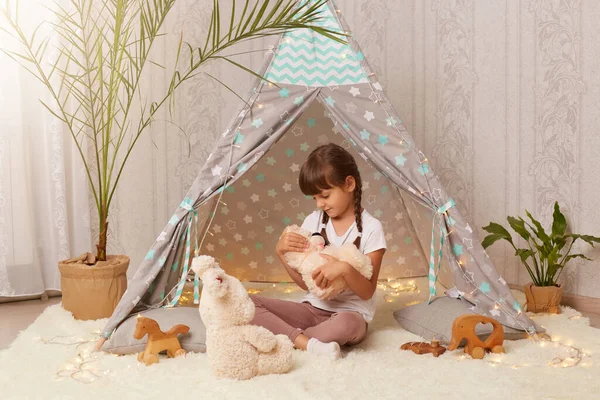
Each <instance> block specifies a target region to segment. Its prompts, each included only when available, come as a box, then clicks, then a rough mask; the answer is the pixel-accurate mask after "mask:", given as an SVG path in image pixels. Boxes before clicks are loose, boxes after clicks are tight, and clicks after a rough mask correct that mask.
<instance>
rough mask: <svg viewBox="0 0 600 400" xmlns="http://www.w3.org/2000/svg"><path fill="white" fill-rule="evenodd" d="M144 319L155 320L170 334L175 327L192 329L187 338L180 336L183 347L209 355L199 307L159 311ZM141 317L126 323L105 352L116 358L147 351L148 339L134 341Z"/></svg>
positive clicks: (105, 346)
mask: <svg viewBox="0 0 600 400" xmlns="http://www.w3.org/2000/svg"><path fill="white" fill-rule="evenodd" d="M140 314H141V315H142V316H144V317H148V318H152V319H153V320H155V321H156V322H158V325H159V326H160V329H161V330H162V331H168V330H169V329H171V328H172V327H173V326H174V325H177V324H184V325H187V326H189V327H190V330H189V332H188V333H186V334H185V335H179V336H178V338H179V343H181V347H183V348H184V349H185V350H186V351H189V352H193V353H203V352H205V351H206V329H205V328H204V324H203V323H202V319H201V318H200V313H199V312H198V307H174V308H157V309H154V310H148V311H144V312H142V313H140ZM136 318H137V314H136V315H133V316H131V317H129V318H128V319H126V320H125V321H124V322H123V323H122V324H121V325H119V327H118V328H117V330H116V331H115V332H113V334H112V336H111V337H110V339H109V340H107V341H106V342H105V343H104V345H103V346H102V350H103V351H106V352H108V353H113V354H134V353H139V352H141V351H143V350H144V349H145V348H146V342H147V340H148V335H146V336H144V337H143V338H142V339H140V340H137V339H134V338H133V332H134V331H135V325H136V322H137V321H136Z"/></svg>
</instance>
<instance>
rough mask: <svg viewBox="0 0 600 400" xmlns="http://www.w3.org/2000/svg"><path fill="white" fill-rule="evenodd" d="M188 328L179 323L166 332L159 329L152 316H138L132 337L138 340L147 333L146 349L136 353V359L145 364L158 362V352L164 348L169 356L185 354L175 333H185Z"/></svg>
mask: <svg viewBox="0 0 600 400" xmlns="http://www.w3.org/2000/svg"><path fill="white" fill-rule="evenodd" d="M189 330H190V327H189V326H187V325H182V324H179V325H175V326H174V327H172V328H171V329H169V331H168V332H163V331H161V330H160V326H159V325H158V322H156V321H155V320H153V319H152V318H147V317H142V316H138V318H137V324H136V325H135V332H134V333H133V337H134V338H135V339H138V340H139V339H141V338H143V337H144V336H145V335H146V334H148V343H146V349H145V350H144V351H142V352H141V353H139V354H138V361H140V362H142V361H143V362H144V363H146V365H151V364H154V363H156V362H158V353H160V352H161V351H165V350H166V351H167V357H169V358H173V357H179V356H182V355H185V350H184V349H182V348H181V344H179V339H177V335H178V334H180V333H181V334H186V333H188V331H189Z"/></svg>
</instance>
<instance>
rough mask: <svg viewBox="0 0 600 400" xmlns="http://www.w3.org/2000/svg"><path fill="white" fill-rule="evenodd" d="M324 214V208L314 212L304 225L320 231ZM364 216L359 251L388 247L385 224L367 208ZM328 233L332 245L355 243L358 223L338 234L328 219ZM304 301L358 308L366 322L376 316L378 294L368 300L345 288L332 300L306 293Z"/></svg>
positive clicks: (333, 307)
mask: <svg viewBox="0 0 600 400" xmlns="http://www.w3.org/2000/svg"><path fill="white" fill-rule="evenodd" d="M322 213H323V212H322V211H321V210H317V211H314V212H312V213H311V214H310V215H309V216H308V217H306V218H305V219H304V222H303V223H302V228H304V229H306V230H309V231H311V232H312V233H315V232H319V233H320V232H321V228H322V223H321V221H322V216H323V214H322ZM361 217H362V228H363V229H362V237H361V240H360V248H359V250H360V251H361V252H362V253H363V254H369V253H372V252H374V251H377V250H380V249H385V248H386V244H385V234H384V233H383V226H382V225H381V222H380V221H379V220H378V219H377V218H375V217H373V216H372V215H371V214H369V213H368V212H367V211H366V210H364V209H363V212H362V214H361ZM325 232H326V233H327V238H328V239H329V243H330V244H331V245H332V246H341V245H342V244H344V243H353V242H354V240H355V239H356V237H357V236H358V229H357V227H356V222H355V223H354V224H352V226H351V227H350V228H348V230H347V231H346V232H344V233H343V234H342V235H341V236H338V235H337V233H336V232H335V228H334V227H333V224H332V223H331V220H329V221H327V225H326V227H325ZM301 302H309V303H310V304H312V305H313V306H314V307H317V308H320V309H322V310H327V311H333V312H341V311H355V312H358V313H360V314H361V315H362V316H363V318H364V319H365V321H366V322H371V321H372V320H373V317H374V316H375V303H376V299H375V295H373V297H371V298H370V299H369V300H363V299H361V298H360V297H358V295H356V294H355V293H354V292H352V291H351V290H344V291H343V292H342V293H340V294H339V295H338V296H337V297H336V298H335V299H333V300H321V299H319V298H318V297H316V296H314V295H313V294H312V293H310V292H309V293H308V294H307V295H306V296H304V298H303V299H302V300H301Z"/></svg>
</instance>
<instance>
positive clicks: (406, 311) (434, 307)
mask: <svg viewBox="0 0 600 400" xmlns="http://www.w3.org/2000/svg"><path fill="white" fill-rule="evenodd" d="M464 314H473V312H472V311H471V310H469V309H468V308H467V307H466V306H465V305H464V304H463V302H462V301H461V300H460V299H452V298H450V297H438V298H436V299H435V300H434V301H432V302H431V304H427V302H424V303H419V304H415V305H412V306H408V307H404V308H401V309H400V310H397V311H394V318H396V321H398V323H399V324H400V326H402V327H403V328H404V329H406V330H407V331H409V332H412V333H414V334H415V335H419V336H421V337H422V338H424V339H425V340H427V341H430V340H431V339H432V338H433V336H434V335H435V337H436V339H437V340H439V341H440V343H442V344H449V343H450V339H451V338H452V323H453V322H454V320H455V319H456V318H457V317H459V316H461V315H464ZM503 327H504V340H518V339H524V338H526V337H527V333H526V332H524V331H521V330H518V329H514V328H511V327H508V326H503ZM491 332H492V325H491V324H486V325H482V324H478V325H477V326H476V327H475V333H476V334H477V336H478V337H479V338H480V339H481V340H485V338H487V337H488V336H489V334H490V333H491Z"/></svg>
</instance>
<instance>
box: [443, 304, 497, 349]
mask: <svg viewBox="0 0 600 400" xmlns="http://www.w3.org/2000/svg"><path fill="white" fill-rule="evenodd" d="M479 323H482V324H492V326H493V328H494V330H493V331H492V333H491V334H490V336H488V338H487V339H485V341H482V340H481V339H479V338H478V337H477V335H476V334H475V326H477V324H479ZM463 339H465V340H466V341H467V344H466V346H465V353H468V354H469V355H470V356H471V357H473V358H476V359H481V358H483V356H484V355H485V351H486V350H488V351H491V352H492V353H504V347H502V343H503V342H504V328H503V327H502V325H500V323H499V322H498V321H496V320H495V319H492V318H489V317H485V316H483V315H473V314H467V315H461V316H460V317H458V318H456V319H455V320H454V323H453V324H452V339H451V340H450V345H449V346H448V350H450V351H452V350H456V349H457V348H458V345H459V344H460V342H461V341H462V340H463Z"/></svg>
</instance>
